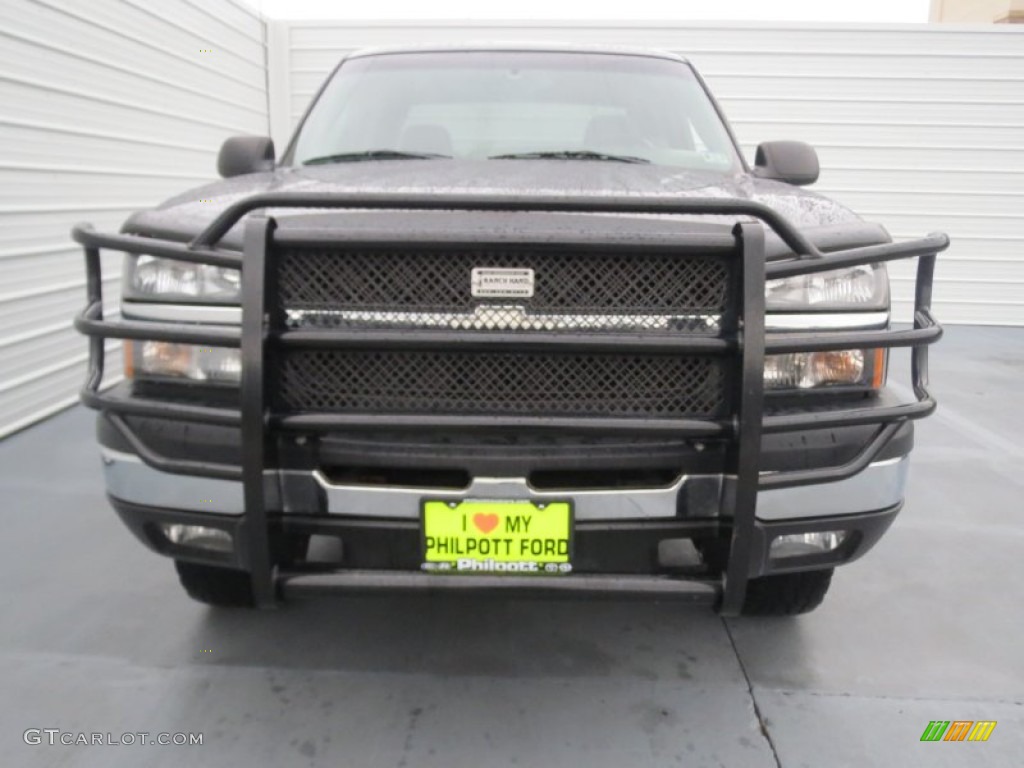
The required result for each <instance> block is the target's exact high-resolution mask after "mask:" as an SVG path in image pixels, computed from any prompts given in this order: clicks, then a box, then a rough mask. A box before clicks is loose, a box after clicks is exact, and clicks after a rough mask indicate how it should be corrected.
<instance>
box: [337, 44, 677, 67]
mask: <svg viewBox="0 0 1024 768" xmlns="http://www.w3.org/2000/svg"><path fill="white" fill-rule="evenodd" d="M482 51H504V52H515V51H530V52H541V53H593V54H605V55H612V56H645V57H647V58H654V59H671V60H672V61H681V62H685V61H686V58H685V57H683V56H680V55H679V54H677V53H672V52H671V51H663V50H659V49H656V48H637V47H630V46H618V45H596V44H583V43H559V42H538V41H526V42H516V41H512V42H509V41H500V42H488V41H479V42H468V43H423V44H417V45H391V46H380V47H373V48H360V49H359V50H356V51H353V52H352V53H350V54H348V55H347V56H346V57H345V58H349V59H352V58H361V57H363V56H386V55H391V54H398V53H452V52H465V53H470V52H482Z"/></svg>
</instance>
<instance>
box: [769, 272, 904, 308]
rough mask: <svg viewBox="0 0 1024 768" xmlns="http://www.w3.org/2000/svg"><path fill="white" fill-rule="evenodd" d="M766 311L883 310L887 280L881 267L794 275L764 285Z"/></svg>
mask: <svg viewBox="0 0 1024 768" xmlns="http://www.w3.org/2000/svg"><path fill="white" fill-rule="evenodd" d="M765 302H766V305H767V309H768V311H772V310H775V311H779V310H794V309H816V310H817V309H822V310H827V309H887V308H888V306H889V278H888V275H887V273H886V271H885V267H884V266H882V265H869V266H860V267H849V268H847V269H837V270H834V271H831V272H819V273H818V274H814V275H796V276H795V277H787V278H784V279H782V280H769V281H768V282H767V283H766V284H765Z"/></svg>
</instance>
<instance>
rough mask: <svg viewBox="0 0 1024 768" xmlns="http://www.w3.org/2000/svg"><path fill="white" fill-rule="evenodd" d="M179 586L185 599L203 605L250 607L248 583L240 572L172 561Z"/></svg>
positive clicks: (249, 584) (246, 574) (250, 596)
mask: <svg viewBox="0 0 1024 768" xmlns="http://www.w3.org/2000/svg"><path fill="white" fill-rule="evenodd" d="M174 567H175V568H176V569H177V571H178V578H179V579H180V580H181V586H183V587H184V588H185V591H186V592H188V595H189V597H191V598H192V599H193V600H198V601H199V602H201V603H206V604H207V605H222V606H234V607H246V608H248V607H252V605H253V600H252V579H251V578H249V574H248V573H245V572H244V571H235V570H231V569H230V568H218V567H217V566H214V565H197V564H196V563H186V562H184V561H182V560H175V561H174Z"/></svg>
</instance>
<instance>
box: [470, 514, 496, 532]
mask: <svg viewBox="0 0 1024 768" xmlns="http://www.w3.org/2000/svg"><path fill="white" fill-rule="evenodd" d="M473 525H475V526H476V527H477V528H479V529H480V530H481V531H483V532H484V533H490V532H491V531H493V530H494V529H495V528H497V527H498V516H497V515H496V514H494V513H493V512H492V513H491V514H489V515H484V514H476V515H473Z"/></svg>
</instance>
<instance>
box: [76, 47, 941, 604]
mask: <svg viewBox="0 0 1024 768" xmlns="http://www.w3.org/2000/svg"><path fill="white" fill-rule="evenodd" d="M219 170H220V173H221V175H222V176H224V177H225V180H223V181H217V182H215V183H211V184H209V185H206V186H203V187H200V188H198V189H194V190H191V191H189V192H186V193H184V194H182V195H180V196H178V197H175V198H173V199H171V200H168V201H167V202H165V203H163V204H162V205H160V206H158V207H156V208H153V209H150V210H144V211H140V212H138V213H136V214H134V215H133V216H131V217H130V218H129V219H128V220H127V221H126V222H125V224H124V226H123V228H122V231H121V233H119V234H102V233H98V232H95V231H94V230H93V229H92V228H91V227H89V226H88V225H79V226H77V227H76V228H75V229H74V232H73V235H74V238H75V239H76V240H77V241H78V242H79V243H81V244H82V245H83V246H84V249H85V257H86V267H87V273H88V304H87V307H86V309H85V310H84V311H83V312H82V313H81V314H80V315H79V317H78V318H77V321H76V325H77V327H78V329H79V330H80V331H81V332H82V333H84V334H86V335H88V336H89V339H90V350H91V354H90V361H91V362H90V372H89V376H88V381H87V382H86V386H85V388H84V389H83V392H82V399H83V400H84V402H85V403H86V404H87V405H89V406H91V407H93V408H96V409H97V410H98V411H99V416H98V428H97V429H98V439H99V443H100V452H101V455H102V460H103V466H104V472H105V477H106V487H107V491H108V494H109V497H110V501H111V503H112V504H113V506H114V508H115V509H116V510H117V512H118V514H119V515H120V516H121V518H122V519H123V520H124V522H125V523H126V524H127V525H128V527H129V528H130V529H131V530H132V531H133V532H134V533H135V534H136V535H137V536H138V537H139V538H140V539H141V540H142V541H143V542H144V543H145V544H146V545H148V546H149V547H151V548H152V549H154V550H155V551H157V552H159V553H161V554H164V555H167V556H169V557H171V558H173V559H174V562H175V565H176V567H177V570H178V573H179V575H180V578H181V581H182V583H183V585H184V587H185V589H186V590H187V591H188V593H189V594H190V595H191V596H192V597H194V598H196V599H198V600H201V601H204V602H207V603H211V604H215V605H255V606H268V605H273V604H275V602H276V601H278V600H279V599H281V598H282V597H283V596H287V595H288V594H289V593H292V592H300V591H303V590H304V591H308V592H309V591H312V592H319V591H325V590H327V591H329V590H336V589H372V590H387V589H396V588H397V589H414V588H426V589H455V590H460V589H461V590H465V589H490V590H527V591H547V590H569V591H576V592H580V593H587V594H597V595H602V594H603V595H609V594H611V595H618V594H625V593H633V592H636V593H656V594H660V595H663V596H669V595H675V596H681V597H683V598H684V599H693V600H707V601H708V602H710V603H712V604H713V605H714V606H715V607H716V609H717V610H718V611H720V612H721V613H723V614H726V615H735V614H739V613H746V614H795V613H801V612H804V611H807V610H810V609H811V608H813V607H815V606H816V605H818V604H819V603H820V602H821V600H822V598H823V597H824V594H825V591H826V590H827V589H828V586H829V581H830V579H831V576H832V571H833V569H834V567H835V566H836V565H839V564H842V563H846V562H849V561H851V560H853V559H855V558H857V557H859V556H860V555H862V554H863V553H864V552H865V551H867V550H868V549H869V548H870V547H871V546H872V545H873V544H874V543H875V542H876V541H877V540H878V538H879V537H880V536H881V535H882V533H883V532H884V531H885V530H886V528H887V527H888V526H889V525H890V524H891V523H892V521H893V519H894V517H895V516H896V514H897V512H898V511H899V509H900V507H901V505H902V503H903V496H904V484H905V480H906V475H907V468H908V454H909V453H910V450H911V447H912V440H913V423H912V422H913V420H914V419H918V418H922V417H924V416H927V415H928V414H930V413H931V412H932V411H933V410H934V408H935V402H934V400H933V399H932V397H931V396H930V395H929V393H928V391H927V389H926V386H927V345H928V344H930V343H932V342H934V341H935V340H937V339H938V338H939V336H940V334H941V329H940V327H939V326H938V325H937V323H936V322H935V320H934V318H933V317H932V314H931V311H930V304H931V287H932V274H933V270H934V265H935V257H936V254H937V253H938V252H940V251H941V250H943V249H944V248H946V246H947V245H948V240H947V238H946V236H945V235H941V234H933V235H929V236H928V237H925V238H922V239H919V240H914V241H909V242H900V243H893V242H892V241H891V239H890V237H889V235H888V234H887V233H886V231H885V230H884V229H883V228H882V227H881V226H878V225H875V224H871V223H868V222H865V221H863V220H862V219H860V218H859V217H857V216H856V215H855V214H853V213H852V212H851V211H849V210H848V209H846V208H844V207H843V206H841V205H839V204H837V203H835V202H833V201H831V200H828V199H826V198H824V197H822V196H820V195H817V194H814V193H811V192H807V191H804V190H802V189H800V188H799V187H800V186H801V185H807V184H811V183H813V182H814V181H815V180H816V179H817V177H818V160H817V156H816V155H815V153H814V150H813V149H811V148H810V147H808V146H807V145H805V144H802V143H799V142H768V143H765V144H762V145H760V146H759V147H758V149H757V153H756V158H755V162H754V166H753V167H750V166H748V165H747V163H746V162H745V161H744V158H743V157H742V156H741V154H740V151H739V149H738V147H737V143H736V140H735V138H734V136H733V134H732V132H731V130H730V128H729V125H728V123H727V122H726V120H725V117H724V115H723V114H722V111H721V109H720V108H719V107H718V105H717V104H716V102H715V100H714V98H713V97H712V96H711V94H710V92H709V91H708V89H707V87H706V85H705V84H704V82H703V81H702V79H701V78H700V76H699V75H698V74H697V72H696V71H695V70H694V69H693V67H692V66H691V65H690V64H689V63H688V62H687V61H686V60H685V59H683V58H681V57H679V56H676V55H673V54H667V53H659V52H651V51H635V50H622V49H614V48H574V47H568V46H477V47H472V46H467V47H462V48H416V49H411V48H405V49H386V50H372V51H363V52H358V53H354V54H351V55H349V56H347V57H346V58H345V59H344V60H343V61H342V62H341V63H340V64H339V65H338V67H337V68H336V69H335V71H334V72H333V74H332V75H331V76H330V77H329V78H328V80H327V82H326V83H325V84H324V86H323V88H322V89H321V91H320V93H319V94H318V95H317V97H316V99H315V100H314V102H313V104H312V106H310V108H309V109H308V111H307V112H306V114H305V116H304V117H303V119H302V121H301V123H300V125H299V127H298V129H297V131H296V133H295V135H294V137H293V138H292V140H291V142H290V144H289V145H288V147H287V148H286V149H285V151H284V153H283V155H282V156H281V157H280V159H277V158H276V157H275V150H274V145H273V143H272V142H271V140H270V139H266V138H259V137H235V138H232V139H228V140H227V141H226V142H225V144H224V146H223V148H222V149H221V153H220V157H219ZM101 249H111V250H115V251H121V252H125V253H126V254H127V256H126V261H125V267H124V278H123V285H122V296H121V302H120V308H121V311H120V316H110V313H109V312H108V313H107V314H105V313H104V305H103V297H102V294H101V289H100V286H101V285H102V279H101V278H102V275H101V262H100V252H101ZM909 258H917V264H918V269H917V280H916V297H915V310H914V322H913V327H911V328H902V329H892V328H891V327H890V297H889V281H888V277H887V273H886V266H885V265H886V262H889V261H892V260H894V259H909ZM105 339H123V340H124V366H125V377H124V380H123V381H122V382H121V383H119V384H117V385H116V386H114V387H113V388H109V389H108V388H104V387H101V386H100V385H101V383H102V381H103V380H104V340H105ZM895 347H910V348H911V358H912V381H913V390H914V391H913V395H912V396H910V395H907V396H905V397H900V395H899V393H897V392H894V391H893V389H892V388H890V387H887V386H886V372H887V371H886V369H887V365H888V362H889V351H890V349H892V348H895Z"/></svg>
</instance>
